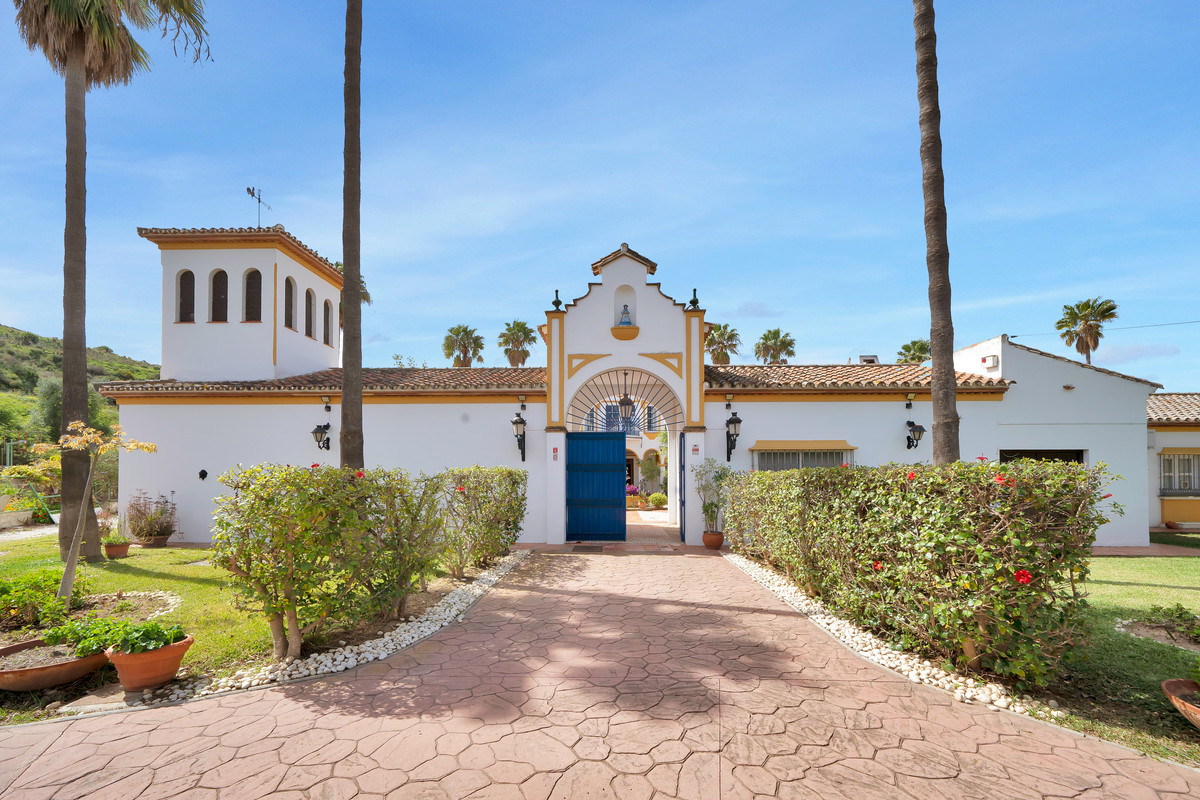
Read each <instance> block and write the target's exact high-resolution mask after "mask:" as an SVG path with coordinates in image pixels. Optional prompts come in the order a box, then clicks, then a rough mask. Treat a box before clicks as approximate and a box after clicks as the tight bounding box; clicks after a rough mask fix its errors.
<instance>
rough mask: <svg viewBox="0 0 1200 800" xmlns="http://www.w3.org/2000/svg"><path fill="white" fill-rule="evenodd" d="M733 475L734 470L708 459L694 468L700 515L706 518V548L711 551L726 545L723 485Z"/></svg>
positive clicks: (704, 536)
mask: <svg viewBox="0 0 1200 800" xmlns="http://www.w3.org/2000/svg"><path fill="white" fill-rule="evenodd" d="M732 474H733V470H732V469H730V468H729V467H727V466H725V465H724V464H722V463H720V462H719V461H717V460H716V459H715V458H706V459H704V463H702V464H697V465H695V466H694V467H692V475H693V477H694V478H695V480H696V494H698V495H700V513H701V514H702V515H703V516H704V535H703V537H702V538H703V539H704V546H705V547H707V548H709V549H710V550H720V549H721V545H723V544H725V534H723V533H721V529H720V521H721V506H722V505H723V496H722V494H721V484H723V483H724V482H725V480H726V479H727V478H728V477H729V476H730V475H732Z"/></svg>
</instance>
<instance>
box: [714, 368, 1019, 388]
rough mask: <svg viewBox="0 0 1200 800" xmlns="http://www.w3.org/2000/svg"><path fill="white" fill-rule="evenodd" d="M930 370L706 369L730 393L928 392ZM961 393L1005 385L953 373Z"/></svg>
mask: <svg viewBox="0 0 1200 800" xmlns="http://www.w3.org/2000/svg"><path fill="white" fill-rule="evenodd" d="M932 375H933V373H932V370H931V369H930V368H929V367H923V366H921V365H920V364H766V365H763V364H738V365H726V366H711V365H709V366H705V367H704V378H705V380H706V381H707V382H708V384H709V385H710V386H712V387H720V388H730V389H745V388H755V389H928V388H930V386H931V385H932ZM956 375H957V378H958V386H959V388H960V389H968V388H970V389H976V388H994V389H1000V388H1007V387H1008V386H1009V382H1008V381H1004V380H999V379H996V378H986V377H983V376H981V375H972V374H971V373H968V372H959V373H956Z"/></svg>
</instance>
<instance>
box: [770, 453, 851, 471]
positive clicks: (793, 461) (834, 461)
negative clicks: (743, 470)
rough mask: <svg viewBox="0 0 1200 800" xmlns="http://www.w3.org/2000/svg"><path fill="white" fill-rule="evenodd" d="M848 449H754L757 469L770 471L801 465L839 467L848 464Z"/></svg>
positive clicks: (798, 467)
mask: <svg viewBox="0 0 1200 800" xmlns="http://www.w3.org/2000/svg"><path fill="white" fill-rule="evenodd" d="M851 453H852V451H850V450H758V451H755V453H754V454H755V456H756V459H755V460H756V462H757V463H756V464H755V466H754V468H755V469H757V470H762V471H764V472H772V471H775V470H782V469H800V468H802V467H840V466H841V465H842V464H849V463H851V462H850V457H851Z"/></svg>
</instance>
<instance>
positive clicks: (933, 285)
mask: <svg viewBox="0 0 1200 800" xmlns="http://www.w3.org/2000/svg"><path fill="white" fill-rule="evenodd" d="M913 28H914V29H915V30H916V36H917V101H918V103H919V104H920V108H921V117H920V121H921V188H922V191H923V193H924V196H925V264H926V267H927V268H928V271H929V319H930V327H929V340H930V356H931V358H932V359H933V368H932V372H933V375H932V384H933V385H932V399H933V463H935V464H947V463H950V462H953V461H957V460H958V458H959V449H958V409H957V408H956V406H955V390H956V389H957V382H956V380H955V376H954V322H953V320H952V318H951V315H950V248H949V245H948V244H947V243H946V194H945V183H946V181H945V176H944V175H943V174H942V134H941V125H942V112H941V109H940V107H939V106H938V83H937V33H936V32H935V31H934V26H933V0H913Z"/></svg>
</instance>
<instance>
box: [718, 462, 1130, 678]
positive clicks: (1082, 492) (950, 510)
mask: <svg viewBox="0 0 1200 800" xmlns="http://www.w3.org/2000/svg"><path fill="white" fill-rule="evenodd" d="M1108 477H1109V476H1108V475H1107V474H1106V473H1105V471H1104V469H1103V466H1102V465H1101V466H1099V467H1095V468H1087V467H1084V466H1082V465H1079V464H1068V463H1061V462H1035V461H1018V462H1013V463H1007V464H995V463H991V462H987V463H979V464H966V463H961V462H957V463H953V464H947V465H945V466H937V467H933V466H923V465H915V466H906V465H888V466H883V467H843V468H839V469H800V470H789V471H781V472H754V473H738V474H736V475H734V476H732V477H730V478H729V480H728V481H727V482H726V484H725V488H726V491H727V497H728V505H727V508H726V514H727V518H726V533H727V536H728V538H729V539H730V541H731V546H732V548H733V549H734V550H735V551H736V552H739V553H742V554H743V555H746V556H749V557H752V558H757V559H760V560H762V561H765V562H767V563H769V564H771V565H773V566H775V567H776V568H778V569H780V570H781V571H783V572H784V573H786V574H787V575H788V577H789V578H790V579H791V580H793V581H794V582H796V583H797V584H798V585H799V586H800V587H801V588H803V589H804V590H805V591H807V592H808V593H809V594H810V595H812V596H815V597H818V598H820V600H821V601H822V602H823V603H824V604H825V605H826V607H827V608H829V609H830V610H831V611H833V612H834V613H836V614H838V615H839V616H841V617H843V618H845V619H848V620H850V621H853V622H855V623H858V624H860V625H862V626H864V627H866V628H869V629H872V630H875V631H878V632H880V633H882V634H884V635H885V636H888V637H890V638H892V639H893V641H895V642H896V643H897V645H898V646H900V647H904V648H906V649H917V650H920V651H922V652H925V653H928V654H930V655H931V656H935V657H939V658H941V659H944V660H946V661H948V662H951V663H953V664H954V665H956V666H959V667H963V668H971V669H976V670H980V669H982V670H986V671H988V672H991V673H994V674H996V675H998V676H1001V677H1004V678H1008V679H1011V680H1014V681H1016V682H1018V683H1022V684H1025V685H1041V684H1044V683H1046V682H1047V681H1048V680H1049V679H1050V678H1051V677H1052V676H1053V674H1054V672H1055V671H1056V669H1057V668H1058V667H1059V666H1060V664H1061V663H1062V661H1063V659H1064V658H1067V657H1069V655H1070V653H1071V650H1072V648H1073V647H1075V646H1076V645H1077V644H1079V643H1080V641H1081V639H1082V638H1083V614H1084V608H1085V602H1084V599H1083V592H1082V590H1081V584H1082V582H1083V580H1084V579H1085V578H1086V576H1087V573H1088V558H1089V556H1090V548H1091V545H1092V542H1093V541H1094V540H1095V533H1096V530H1097V528H1099V526H1100V525H1102V524H1104V523H1105V522H1106V519H1105V517H1104V515H1103V514H1102V513H1101V510H1100V503H1101V501H1102V500H1104V499H1106V498H1107V497H1108V496H1109V495H1107V494H1105V493H1104V487H1105V485H1106V483H1107V480H1108ZM1113 510H1114V511H1116V512H1117V513H1119V512H1120V508H1119V507H1117V506H1113Z"/></svg>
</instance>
